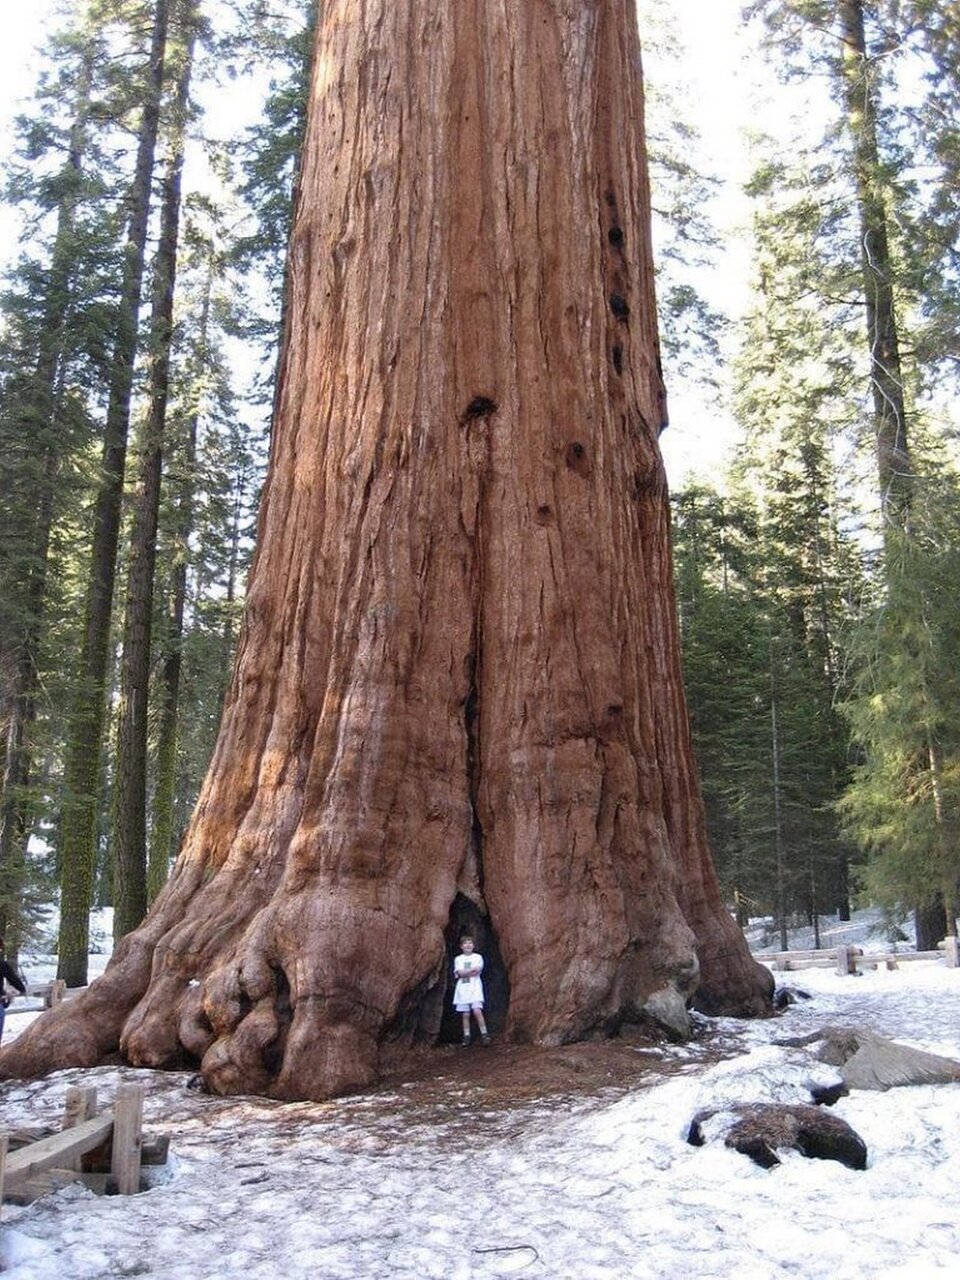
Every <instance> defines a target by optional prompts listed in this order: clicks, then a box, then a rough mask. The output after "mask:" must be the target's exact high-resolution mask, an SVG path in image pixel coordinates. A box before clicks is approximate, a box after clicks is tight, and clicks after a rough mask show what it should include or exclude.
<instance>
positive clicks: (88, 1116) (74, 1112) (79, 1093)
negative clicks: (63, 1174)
mask: <svg viewBox="0 0 960 1280" xmlns="http://www.w3.org/2000/svg"><path fill="white" fill-rule="evenodd" d="M96 1114H97V1090H96V1086H94V1085H85V1086H81V1085H78V1084H72V1085H71V1086H70V1088H69V1089H68V1090H67V1096H66V1100H65V1101H64V1105H63V1124H62V1126H61V1128H63V1129H75V1128H76V1127H77V1125H78V1124H83V1122H84V1120H92V1119H93V1117H94V1116H95V1115H96ZM63 1167H64V1168H65V1169H75V1170H76V1171H77V1172H78V1173H79V1172H80V1171H81V1170H82V1168H83V1156H82V1155H76V1156H74V1157H73V1158H72V1159H71V1160H68V1161H65V1162H64V1165H63Z"/></svg>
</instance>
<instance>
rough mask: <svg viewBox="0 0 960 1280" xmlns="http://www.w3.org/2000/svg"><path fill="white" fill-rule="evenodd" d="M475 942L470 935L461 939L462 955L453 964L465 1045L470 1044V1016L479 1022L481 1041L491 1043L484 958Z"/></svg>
mask: <svg viewBox="0 0 960 1280" xmlns="http://www.w3.org/2000/svg"><path fill="white" fill-rule="evenodd" d="M473 948H474V941H473V938H471V937H470V935H469V934H468V933H465V934H464V935H463V937H462V938H461V939H460V954H459V955H458V956H457V958H456V960H454V962H453V973H454V977H455V978H456V979H457V985H456V987H455V988H454V992H453V1004H454V1008H455V1009H456V1010H457V1013H459V1014H460V1016H461V1017H462V1018H463V1043H464V1044H465V1045H466V1044H469V1043H470V1015H471V1013H472V1014H473V1016H474V1017H475V1018H476V1020H477V1026H478V1027H479V1028H480V1040H481V1042H482V1043H483V1044H489V1043H490V1037H489V1035H488V1034H487V1024H486V1022H485V1021H484V1019H483V982H482V981H481V978H480V974H481V973H482V972H483V956H481V955H479V954H478V953H477V952H476V951H474V949H473Z"/></svg>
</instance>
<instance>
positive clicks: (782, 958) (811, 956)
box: [753, 938, 960, 975]
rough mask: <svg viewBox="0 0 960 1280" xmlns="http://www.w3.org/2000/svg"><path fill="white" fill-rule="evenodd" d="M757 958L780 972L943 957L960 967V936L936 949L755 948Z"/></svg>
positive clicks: (856, 969) (847, 969) (850, 969)
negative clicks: (815, 949)
mask: <svg viewBox="0 0 960 1280" xmlns="http://www.w3.org/2000/svg"><path fill="white" fill-rule="evenodd" d="M753 958H754V959H755V960H759V961H760V962H761V964H768V965H770V967H771V968H772V969H774V970H775V971H776V972H785V971H790V970H793V969H835V970H836V971H837V973H839V974H844V975H848V974H853V973H862V972H863V970H864V969H878V968H881V967H883V968H886V969H898V968H899V967H900V965H901V964H909V963H910V962H911V961H913V960H943V961H945V963H946V966H947V968H948V969H957V968H960V956H958V947H957V939H956V938H947V939H945V941H943V942H941V943H940V945H939V947H938V948H937V950H936V951H883V952H864V950H863V948H862V947H853V946H839V947H824V948H822V949H821V950H817V951H813V950H808V951H761V952H754V957H753Z"/></svg>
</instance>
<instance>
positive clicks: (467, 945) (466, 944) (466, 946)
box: [460, 938, 473, 955]
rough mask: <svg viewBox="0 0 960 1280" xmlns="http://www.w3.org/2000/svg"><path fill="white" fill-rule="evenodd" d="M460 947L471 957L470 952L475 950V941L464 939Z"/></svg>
mask: <svg viewBox="0 0 960 1280" xmlns="http://www.w3.org/2000/svg"><path fill="white" fill-rule="evenodd" d="M460 946H461V947H462V948H463V952H464V954H465V955H469V954H470V952H471V951H472V950H473V939H472V938H464V939H463V941H462V942H461V943H460Z"/></svg>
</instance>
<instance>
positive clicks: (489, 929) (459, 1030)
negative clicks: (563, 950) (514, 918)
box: [436, 893, 510, 1044]
mask: <svg viewBox="0 0 960 1280" xmlns="http://www.w3.org/2000/svg"><path fill="white" fill-rule="evenodd" d="M464 934H469V935H470V937H471V938H473V940H474V943H475V945H476V950H477V951H478V952H479V954H480V955H482V956H483V1000H484V1004H483V1012H484V1017H485V1019H486V1023H487V1029H488V1030H489V1032H490V1034H491V1035H497V1034H498V1033H500V1032H502V1031H503V1028H504V1027H505V1026H506V1024H507V1010H508V1009H509V1006H510V978H509V975H508V973H507V967H506V965H505V964H504V962H503V956H502V955H501V953H500V943H499V941H498V939H497V931H496V929H495V928H494V926H493V921H492V920H491V919H490V917H489V915H486V914H484V912H483V911H481V910H480V908H479V907H478V906H477V905H476V903H474V902H471V901H470V899H469V898H467V897H465V896H464V895H463V894H462V893H458V894H457V896H456V897H455V898H454V900H453V905H452V906H451V908H450V918H449V920H448V921H447V927H446V929H445V930H444V934H443V936H444V942H445V944H446V961H445V965H446V983H445V986H444V996H443V1013H442V1016H441V1019H440V1030H439V1033H438V1035H437V1039H436V1043H437V1044H459V1043H460V1040H461V1037H462V1035H463V1025H462V1021H461V1017H460V1014H459V1013H457V1011H456V1009H454V1007H453V962H454V960H455V958H456V957H457V956H458V955H459V954H460V939H461V938H462V937H463V935H464ZM474 1032H476V1028H474Z"/></svg>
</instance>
